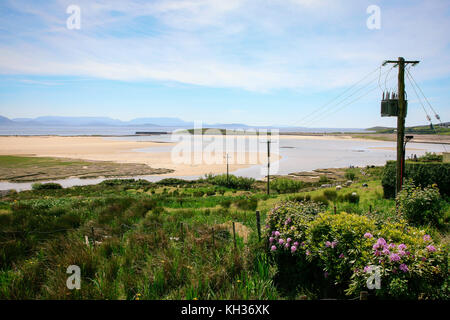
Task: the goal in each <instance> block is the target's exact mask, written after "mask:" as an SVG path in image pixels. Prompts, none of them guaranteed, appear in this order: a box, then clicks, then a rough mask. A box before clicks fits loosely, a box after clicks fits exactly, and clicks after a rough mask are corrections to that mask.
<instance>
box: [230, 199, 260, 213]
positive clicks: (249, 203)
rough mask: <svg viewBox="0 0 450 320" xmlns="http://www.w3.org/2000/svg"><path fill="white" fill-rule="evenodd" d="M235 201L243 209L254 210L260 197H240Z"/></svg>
mask: <svg viewBox="0 0 450 320" xmlns="http://www.w3.org/2000/svg"><path fill="white" fill-rule="evenodd" d="M235 203H236V206H237V207H238V208H239V209H241V210H248V211H254V210H256V208H257V207H258V199H256V198H248V199H238V200H236V201H235Z"/></svg>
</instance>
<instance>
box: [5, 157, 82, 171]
mask: <svg viewBox="0 0 450 320" xmlns="http://www.w3.org/2000/svg"><path fill="white" fill-rule="evenodd" d="M74 164H77V165H84V164H87V162H83V161H65V160H61V159H57V158H48V157H21V156H0V167H5V168H26V167H34V166H39V167H53V166H70V165H74Z"/></svg>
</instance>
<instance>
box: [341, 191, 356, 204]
mask: <svg viewBox="0 0 450 320" xmlns="http://www.w3.org/2000/svg"><path fill="white" fill-rule="evenodd" d="M343 199H344V201H347V202H349V203H359V194H357V193H356V192H352V193H347V194H345V195H344V197H343Z"/></svg>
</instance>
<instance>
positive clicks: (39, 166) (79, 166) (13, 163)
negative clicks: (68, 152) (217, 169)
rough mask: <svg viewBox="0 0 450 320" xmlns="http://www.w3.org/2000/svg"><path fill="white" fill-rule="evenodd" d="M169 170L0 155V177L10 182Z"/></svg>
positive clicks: (139, 173) (142, 165)
mask: <svg viewBox="0 0 450 320" xmlns="http://www.w3.org/2000/svg"><path fill="white" fill-rule="evenodd" d="M172 171H173V170H172V169H153V168H151V167H149V166H147V165H145V164H142V163H115V162H109V161H82V160H76V159H59V158H49V157H26V156H5V155H0V177H2V180H7V181H11V182H27V181H40V180H41V181H42V180H59V179H65V178H69V177H78V178H82V179H84V178H95V177H99V176H104V177H122V176H128V177H129V176H139V175H150V174H160V173H169V172H172Z"/></svg>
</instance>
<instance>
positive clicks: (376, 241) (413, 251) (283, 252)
mask: <svg viewBox="0 0 450 320" xmlns="http://www.w3.org/2000/svg"><path fill="white" fill-rule="evenodd" d="M267 226H268V235H267V236H268V237H269V243H270V244H269V251H270V252H271V254H272V257H273V258H274V261H275V263H276V264H277V269H278V273H277V277H276V281H277V284H278V285H279V287H280V288H283V289H286V290H288V292H289V293H291V294H292V296H295V295H296V294H298V292H310V293H311V294H312V295H314V296H315V297H319V298H321V297H334V298H344V297H346V296H354V297H357V296H358V294H359V292H360V291H367V289H368V288H367V282H368V279H369V277H370V276H371V271H370V268H375V267H376V268H378V269H379V270H380V278H381V288H380V289H379V290H375V292H374V294H375V295H376V296H377V297H379V298H382V299H386V298H391V299H392V298H402V299H405V298H406V299H419V298H423V299H427V298H434V299H436V298H438V299H442V298H444V299H445V297H447V295H448V289H447V287H446V281H447V278H448V262H447V257H446V250H445V249H444V248H443V247H441V246H439V245H438V244H436V243H433V241H432V239H431V237H430V236H428V235H425V232H424V231H422V230H418V229H416V228H414V227H409V226H408V225H407V223H406V222H399V223H389V222H386V223H383V224H381V225H378V224H377V223H375V221H374V220H372V219H371V218H369V217H366V216H361V215H357V214H347V213H340V214H336V215H334V214H328V213H320V214H318V215H311V214H308V213H306V212H304V210H303V209H302V208H301V207H299V206H298V204H297V205H295V204H292V203H286V204H284V205H281V206H277V207H275V208H274V209H272V211H270V212H269V214H268V216H267ZM286 244H288V245H286Z"/></svg>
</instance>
